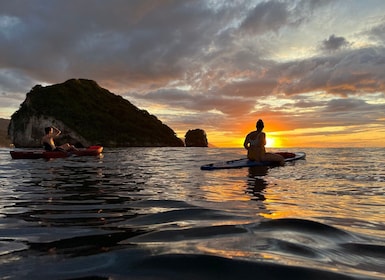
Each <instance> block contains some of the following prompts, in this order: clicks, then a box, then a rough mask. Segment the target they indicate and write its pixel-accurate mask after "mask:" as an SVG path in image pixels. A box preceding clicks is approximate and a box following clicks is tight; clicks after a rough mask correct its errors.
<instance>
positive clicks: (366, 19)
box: [0, 0, 385, 147]
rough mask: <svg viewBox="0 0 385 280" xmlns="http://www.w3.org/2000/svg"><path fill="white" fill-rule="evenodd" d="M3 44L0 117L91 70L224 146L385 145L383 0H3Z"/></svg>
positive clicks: (179, 126) (178, 127)
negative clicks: (251, 140) (256, 134)
mask: <svg viewBox="0 0 385 280" xmlns="http://www.w3.org/2000/svg"><path fill="white" fill-rule="evenodd" d="M0 54H1V55H0V117H1V118H10V117H11V115H12V113H13V112H15V111H16V110H17V109H18V108H19V106H20V104H21V103H22V102H23V101H24V99H25V96H26V93H27V92H29V91H30V90H31V88H32V87H33V86H35V85H36V84H41V85H50V84H56V83H62V82H64V81H66V80H68V79H71V78H85V79H91V80H94V81H96V82H97V83H98V84H99V85H100V86H101V87H104V88H106V89H108V90H110V91H111V92H113V93H116V94H120V95H122V96H123V97H124V98H126V99H127V100H129V101H130V102H131V103H133V104H134V105H136V106H137V107H139V108H141V109H145V110H147V111H148V112H150V113H151V114H153V115H156V116H157V117H158V118H159V119H160V120H161V121H162V122H163V123H165V124H167V125H168V126H170V127H171V128H172V129H173V130H174V131H175V132H176V133H177V135H178V137H181V138H184V135H185V133H186V131H187V130H188V129H195V128H201V129H204V130H205V131H206V133H207V137H208V140H209V142H210V143H212V144H213V145H215V146H217V147H241V146H242V144H243V139H244V136H245V134H247V133H248V132H249V131H251V130H254V129H255V122H256V121H257V120H258V119H260V118H261V119H263V120H264V122H265V132H266V133H267V136H268V144H269V146H275V147H371V146H381V147H384V146H385V141H384V140H385V94H384V93H385V1H383V0H366V1H362V0H356V1H353V0H341V1H338V0H330V1H329V0H319V1H317V0H297V1H295V0H290V1H289V0H287V1H284V0H281V1H252V0H248V1H242V0H228V1H219V0H201V1H198V0H192V1H187V0H186V1H183V0H174V1H172V0H153V1H146V0H131V1H126V0H108V1H105V0H77V1H66V0H49V1H47V0H0Z"/></svg>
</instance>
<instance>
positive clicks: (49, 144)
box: [41, 126, 77, 152]
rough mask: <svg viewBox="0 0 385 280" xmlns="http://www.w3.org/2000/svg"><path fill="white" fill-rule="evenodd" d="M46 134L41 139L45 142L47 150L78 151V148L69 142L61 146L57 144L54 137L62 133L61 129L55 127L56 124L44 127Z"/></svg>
mask: <svg viewBox="0 0 385 280" xmlns="http://www.w3.org/2000/svg"><path fill="white" fill-rule="evenodd" d="M44 131H45V135H44V136H43V138H42V139H41V141H42V142H43V146H44V149H45V150H46V151H62V152H69V151H77V149H76V148H75V147H74V146H73V145H70V144H68V143H65V144H63V145H60V146H56V145H55V141H54V138H56V137H57V136H59V135H60V133H61V131H60V130H59V129H58V128H56V127H54V126H49V127H46V128H45V129H44Z"/></svg>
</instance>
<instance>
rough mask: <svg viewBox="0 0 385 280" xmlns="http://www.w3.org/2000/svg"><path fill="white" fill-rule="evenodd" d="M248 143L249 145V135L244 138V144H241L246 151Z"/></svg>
mask: <svg viewBox="0 0 385 280" xmlns="http://www.w3.org/2000/svg"><path fill="white" fill-rule="evenodd" d="M249 143H250V141H249V135H247V136H246V138H245V142H243V147H245V149H246V150H248V149H249Z"/></svg>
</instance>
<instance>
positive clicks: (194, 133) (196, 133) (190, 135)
mask: <svg viewBox="0 0 385 280" xmlns="http://www.w3.org/2000/svg"><path fill="white" fill-rule="evenodd" d="M185 144H186V147H207V146H208V142H207V136H206V132H205V131H204V130H203V129H199V128H197V129H193V130H189V131H187V132H186V135H185Z"/></svg>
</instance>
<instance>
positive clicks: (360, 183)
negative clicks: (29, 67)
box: [0, 148, 385, 280]
mask: <svg viewBox="0 0 385 280" xmlns="http://www.w3.org/2000/svg"><path fill="white" fill-rule="evenodd" d="M276 151H278V150H276ZM284 151H291V152H294V151H303V152H306V154H307V157H306V160H300V161H297V162H294V163H288V164H287V165H286V166H284V167H274V168H264V167H262V168H261V167H254V168H242V169H235V170H217V171H201V170H200V166H201V165H203V164H207V163H210V162H215V161H223V160H230V159H238V158H241V157H243V156H244V153H245V152H244V150H242V149H216V148H125V149H105V151H104V152H103V156H102V157H97V158H96V157H70V158H66V159H55V160H50V161H46V160H43V159H38V160H12V159H11V157H10V154H9V149H0V160H1V161H0V278H1V279H47V280H48V279H95V278H96V279H237V278H239V279H242V280H244V279H385V167H384V162H385V149H374V148H373V149H348V148H344V149H287V150H284Z"/></svg>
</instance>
